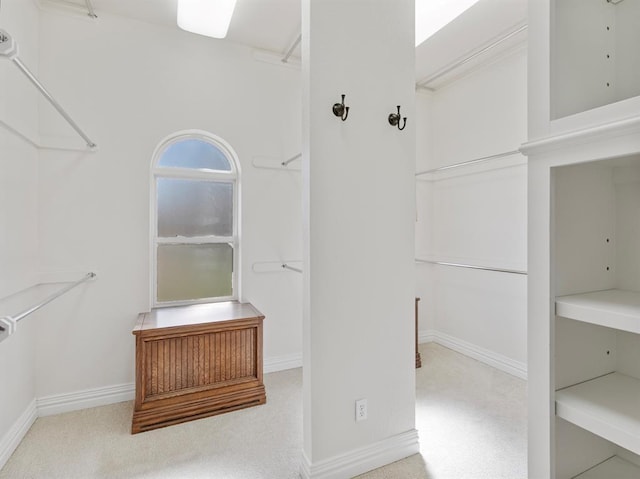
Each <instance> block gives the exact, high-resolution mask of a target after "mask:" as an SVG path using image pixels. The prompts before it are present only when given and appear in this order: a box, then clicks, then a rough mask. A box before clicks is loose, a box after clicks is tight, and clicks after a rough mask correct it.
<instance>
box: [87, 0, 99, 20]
mask: <svg viewBox="0 0 640 479" xmlns="http://www.w3.org/2000/svg"><path fill="white" fill-rule="evenodd" d="M85 3H86V4H87V10H89V16H90V17H91V18H98V15H96V11H95V10H94V9H93V5H92V4H91V0H85Z"/></svg>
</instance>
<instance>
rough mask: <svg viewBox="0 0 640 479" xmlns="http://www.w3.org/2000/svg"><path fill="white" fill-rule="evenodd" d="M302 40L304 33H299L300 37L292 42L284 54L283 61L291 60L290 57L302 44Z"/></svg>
mask: <svg viewBox="0 0 640 479" xmlns="http://www.w3.org/2000/svg"><path fill="white" fill-rule="evenodd" d="M301 41H302V33H301V34H300V35H298V38H296V39H295V41H294V42H293V43H292V44H291V46H290V47H289V50H287V53H285V54H284V57H282V63H287V62H288V61H289V57H290V56H291V55H292V54H293V51H294V50H295V49H296V47H297V46H298V45H299V44H300V42H301Z"/></svg>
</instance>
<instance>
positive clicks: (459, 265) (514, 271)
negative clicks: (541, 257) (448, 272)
mask: <svg viewBox="0 0 640 479" xmlns="http://www.w3.org/2000/svg"><path fill="white" fill-rule="evenodd" d="M415 261H416V263H427V264H438V265H440V266H453V267H456V268H468V269H479V270H482V271H495V272H496V273H510V274H522V275H526V274H527V272H526V271H522V270H519V269H508V268H492V267H489V266H477V265H472V264H463V263H449V262H446V261H433V260H429V259H419V258H416V260H415Z"/></svg>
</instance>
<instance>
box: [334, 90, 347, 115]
mask: <svg viewBox="0 0 640 479" xmlns="http://www.w3.org/2000/svg"><path fill="white" fill-rule="evenodd" d="M333 114H334V115H335V116H339V117H340V118H342V121H345V120H346V119H347V117H348V116H349V107H348V106H345V105H344V95H342V103H334V104H333Z"/></svg>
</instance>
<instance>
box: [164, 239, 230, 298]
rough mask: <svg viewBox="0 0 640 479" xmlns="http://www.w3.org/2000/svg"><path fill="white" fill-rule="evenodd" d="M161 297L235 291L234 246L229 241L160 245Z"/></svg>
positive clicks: (226, 294) (186, 296)
mask: <svg viewBox="0 0 640 479" xmlns="http://www.w3.org/2000/svg"><path fill="white" fill-rule="evenodd" d="M157 264H158V301H159V302H166V301H188V300H196V299H200V298H215V297H224V296H232V295H233V247H232V246H231V245H229V244H226V243H214V244H168V245H167V244H162V245H158V263H157Z"/></svg>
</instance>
